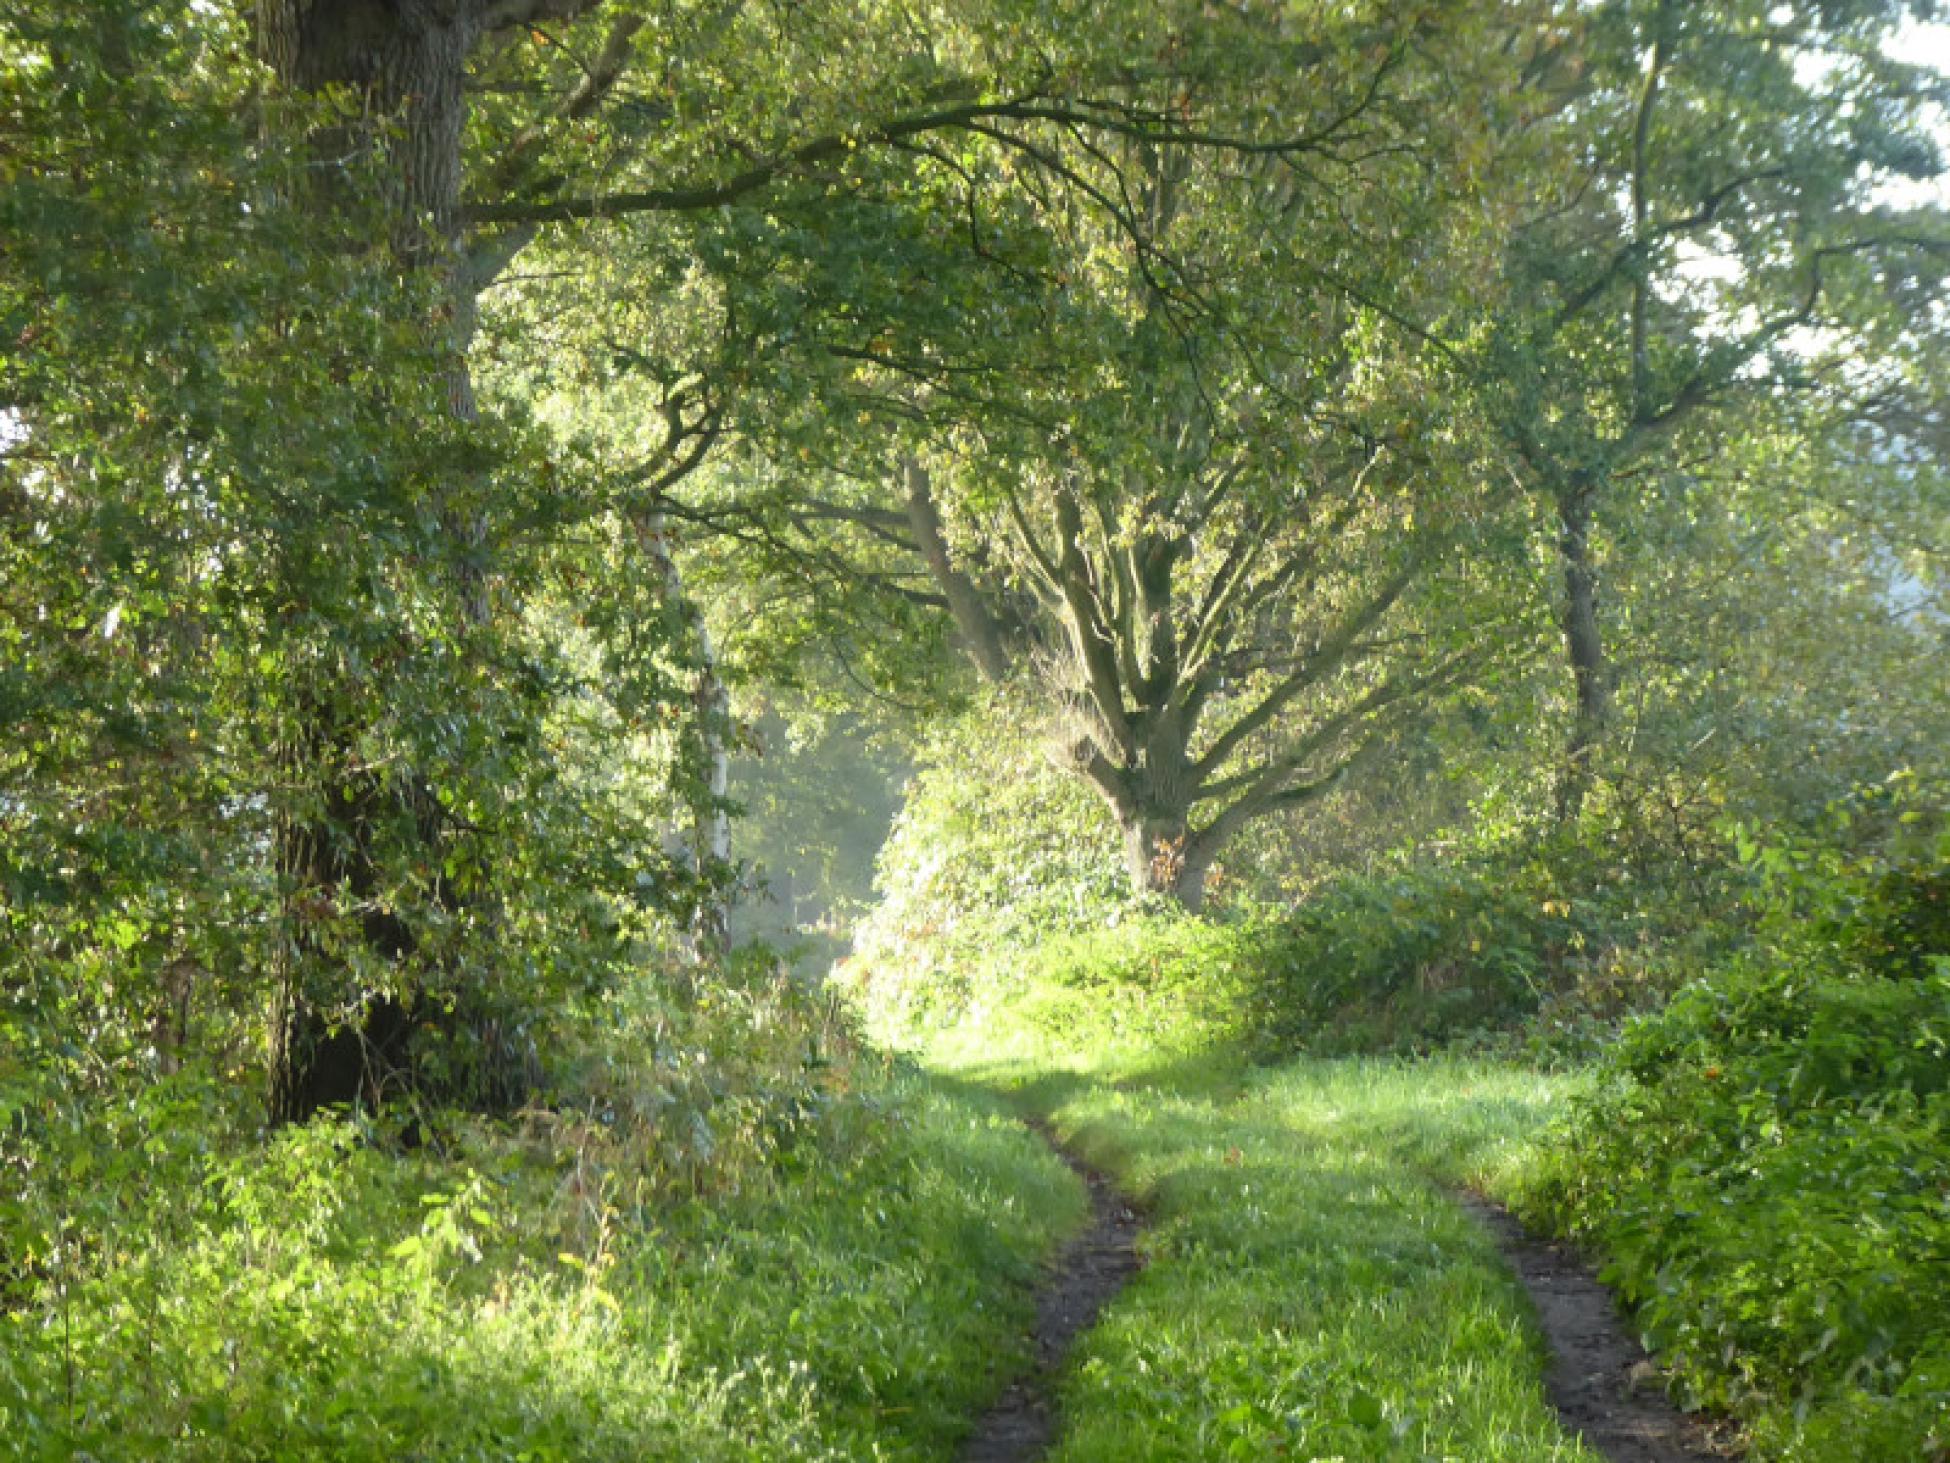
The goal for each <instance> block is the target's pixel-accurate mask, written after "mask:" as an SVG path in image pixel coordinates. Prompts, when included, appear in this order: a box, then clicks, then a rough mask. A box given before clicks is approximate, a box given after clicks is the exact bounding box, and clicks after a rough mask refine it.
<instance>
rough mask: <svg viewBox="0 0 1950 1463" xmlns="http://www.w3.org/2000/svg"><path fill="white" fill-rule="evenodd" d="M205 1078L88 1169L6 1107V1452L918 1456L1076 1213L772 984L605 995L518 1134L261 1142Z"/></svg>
mask: <svg viewBox="0 0 1950 1463" xmlns="http://www.w3.org/2000/svg"><path fill="white" fill-rule="evenodd" d="M208 1085H209V1084H208V1081H207V1079H205V1078H199V1077H197V1076H196V1075H195V1074H193V1073H184V1074H180V1075H179V1076H178V1077H177V1078H173V1079H169V1080H166V1081H164V1082H162V1083H159V1084H157V1085H156V1086H155V1087H153V1088H152V1089H150V1090H149V1092H148V1093H147V1094H145V1096H144V1097H143V1098H142V1103H143V1110H142V1111H141V1112H140V1113H138V1114H135V1115H134V1116H132V1117H131V1118H130V1120H129V1121H128V1122H127V1123H126V1124H124V1126H123V1129H122V1131H121V1133H120V1135H119V1137H120V1146H119V1147H118V1148H117V1149H116V1150H115V1152H114V1154H113V1156H106V1157H103V1158H102V1159H101V1160H100V1161H99V1162H98V1163H97V1164H96V1165H94V1166H93V1167H91V1166H89V1165H87V1164H84V1163H82V1162H81V1161H80V1160H79V1155H80V1154H81V1153H84V1152H87V1151H90V1150H89V1149H88V1147H87V1145H86V1144H83V1143H77V1144H76V1145H73V1147H72V1151H64V1150H63V1147H62V1144H61V1142H60V1141H59V1136H60V1135H58V1134H50V1133H48V1132H45V1131H37V1130H36V1129H37V1119H36V1113H35V1112H34V1111H32V1110H29V1109H28V1108H27V1107H25V1106H23V1107H19V1108H17V1109H16V1111H15V1112H14V1113H13V1114H12V1118H13V1121H12V1123H11V1125H10V1130H9V1131H10V1135H11V1136H10V1140H9V1144H8V1150H7V1154H6V1156H7V1159H8V1167H9V1172H10V1173H11V1174H12V1175H14V1176H17V1177H27V1178H32V1179H33V1180H35V1184H34V1186H33V1188H32V1190H31V1192H27V1191H17V1193H16V1195H15V1196H13V1197H12V1199H11V1202H9V1203H8V1204H6V1205H5V1206H4V1209H3V1210H0V1212H3V1213H4V1217H5V1219H6V1220H7V1222H8V1224H7V1230H6V1234H5V1253H4V1255H0V1266H4V1276H5V1281H4V1283H5V1287H6V1290H5V1303H4V1307H0V1455H5V1456H11V1457H21V1458H68V1457H75V1456H93V1457H103V1458H107V1457H114V1458H143V1457H165V1456H167V1457H171V1458H177V1457H186V1458H213V1459H217V1458H235V1459H246V1458H251V1459H255V1458H266V1457H277V1458H319V1459H326V1458H330V1459H361V1458H367V1459H375V1460H377V1459H394V1458H400V1457H417V1458H452V1459H506V1458H516V1457H519V1458H525V1459H534V1460H545V1459H577V1460H581V1459H604V1458H613V1459H619V1460H621V1459H631V1460H635V1459H645V1458H671V1459H687V1460H688V1459H708V1458H725V1459H730V1458H761V1459H786V1458H821V1459H825V1458H833V1459H838V1458H889V1459H892V1458H920V1457H936V1456H939V1455H940V1454H941V1453H942V1451H943V1450H944V1449H945V1448H946V1447H947V1446H948V1445H949V1444H950V1443H951V1442H952V1441H953V1439H954V1438H955V1437H956V1436H957V1435H958V1434H959V1432H960V1431H961V1430H962V1429H964V1428H965V1427H966V1425H967V1420H968V1417H969V1416H970V1415H971V1414H972V1413H973V1412H974V1411H976V1410H978V1409H979V1407H980V1405H981V1403H982V1402H983V1401H984V1400H985V1399H986V1396H987V1393H988V1391H989V1390H990V1389H991V1388H992V1387H993V1386H994V1385H995V1383H996V1380H997V1379H999V1377H1000V1375H1002V1373H1003V1371H1004V1370H1006V1368H1005V1367H1001V1366H999V1364H998V1363H999V1362H1006V1361H1007V1359H1008V1358H1009V1357H1010V1356H1011V1355H1012V1354H1013V1353H1014V1351H1015V1350H1016V1349H1018V1348H1019V1347H1020V1346H1021V1344H1022V1343H1021V1342H1020V1341H1019V1340H1018V1339H1017V1338H1019V1336H1020V1335H1021V1333H1022V1331H1023V1329H1024V1328H1025V1324H1026V1308H1027V1304H1028V1300H1027V1297H1028V1294H1029V1290H1030V1287H1031V1283H1032V1281H1033V1279H1034V1276H1035V1273H1036V1267H1037V1263H1038V1261H1039V1259H1040V1257H1041V1256H1042V1255H1043V1254H1044V1253H1045V1252H1046V1251H1047V1249H1048V1248H1049V1246H1050V1245H1051V1244H1052V1243H1053V1242H1054V1240H1055V1239H1056V1237H1057V1236H1058V1235H1059V1234H1060V1233H1062V1232H1063V1231H1064V1230H1066V1229H1067V1228H1069V1227H1071V1226H1073V1225H1074V1224H1075V1223H1076V1222H1078V1220H1079V1218H1080V1216H1081V1209H1082V1197H1081V1194H1080V1192H1079V1190H1078V1186H1077V1185H1076V1183H1075V1181H1074V1179H1073V1178H1072V1177H1071V1176H1070V1175H1069V1174H1068V1173H1067V1172H1066V1171H1065V1170H1064V1169H1063V1168H1062V1167H1061V1165H1059V1164H1058V1163H1057V1162H1056V1161H1055V1160H1054V1159H1053V1158H1052V1157H1051V1156H1050V1155H1049V1154H1048V1153H1047V1151H1046V1150H1044V1149H1043V1148H1042V1146H1041V1145H1040V1144H1038V1143H1036V1142H1035V1141H1034V1140H1033V1139H1032V1138H1030V1137H1029V1136H1028V1135H1027V1134H1025V1133H1024V1132H1023V1131H1022V1130H1021V1128H1020V1127H1019V1126H1018V1125H1016V1124H1015V1123H1013V1122H1012V1121H1010V1120H1008V1119H1007V1118H1005V1117H1003V1116H1001V1115H1000V1114H999V1113H998V1112H997V1110H996V1108H995V1106H994V1104H993V1103H989V1102H986V1101H984V1100H983V1099H981V1098H980V1097H979V1096H977V1095H974V1094H970V1093H966V1092H960V1093H950V1092H947V1091H945V1090H943V1089H942V1088H940V1087H939V1086H938V1085H936V1084H933V1083H931V1082H930V1081H928V1080H927V1079H924V1078H922V1077H921V1076H919V1075H918V1074H915V1073H912V1072H903V1071H901V1070H898V1069H890V1068H889V1067H888V1066H887V1064H886V1063H885V1062H884V1061H881V1060H880V1059H878V1058H875V1057H873V1056H872V1055H870V1054H868V1053H865V1052H863V1051H860V1050H858V1049H856V1048H855V1047H854V1046H853V1044H852V1043H851V1042H850V1041H849V1040H848V1039H847V1037H846V1033H845V1029H844V1027H843V1026H842V1025H841V1024H840V1023H838V1022H837V1021H836V1019H835V1017H834V1013H832V1012H831V1010H830V1009H829V1008H828V1007H827V1005H826V1003H824V1002H823V1001H815V1000H814V999H812V998H811V997H809V996H807V995H806V994H805V993H803V992H802V991H800V990H798V988H797V987H795V986H793V985H792V984H791V983H790V982H787V981H778V980H775V979H771V978H764V977H754V978H750V979H747V980H744V981H742V982H732V981H728V982H726V983H725V984H724V985H723V986H721V987H719V988H716V989H714V990H713V991H712V992H710V993H709V994H708V995H707V996H706V997H704V998H703V999H702V1001H701V1002H700V1004H699V1006H698V1007H696V1008H694V1009H690V1010H687V1011H684V1012H679V1011H677V1010H675V1009H673V1008H672V1007H671V1006H669V1005H668V1004H666V1003H660V1002H658V1001H655V1000H648V999H638V1000H635V1001H622V1002H618V1003H612V1004H610V1005H609V1006H607V1007H606V1008H604V1009H603V1010H602V1011H601V1012H599V1013H597V1015H596V1017H595V1018H594V1019H592V1021H591V1023H590V1030H589V1033H588V1035H587V1036H586V1038H585V1041H584V1043H583V1046H582V1052H581V1056H580V1058H579V1059H578V1060H577V1061H576V1062H574V1063H571V1064H570V1065H569V1067H568V1075H567V1076H566V1077H565V1079H564V1085H563V1086H562V1087H561V1088H560V1089H559V1090H558V1091H557V1092H556V1093H555V1094H554V1100H553V1101H552V1102H550V1103H548V1104H547V1105H543V1106H537V1107H534V1108H531V1109H530V1110H528V1111H526V1112H525V1113H523V1114H521V1115H519V1116H518V1117H516V1118H515V1119H513V1120H509V1121H505V1122H490V1121H488V1120H484V1119H479V1118H468V1117H463V1116H460V1115H457V1114H452V1113H440V1112H422V1113H400V1114H395V1115H391V1116H389V1117H387V1118H385V1119H384V1120H383V1121H382V1120H377V1119H374V1118H371V1117H369V1116H364V1115H358V1114H346V1113H337V1114H331V1115H327V1116H325V1117H321V1118H320V1119H318V1120H316V1121H314V1122H312V1123H309V1124H306V1125H303V1126H297V1127H290V1128H285V1129H282V1130H279V1131H276V1132H274V1133H272V1134H269V1135H264V1134H262V1133H259V1132H256V1131H254V1130H252V1129H250V1128H249V1127H247V1126H244V1125H238V1124H233V1125H232V1126H229V1127H226V1126H225V1124H224V1123H223V1122H222V1121H220V1120H219V1114H220V1112H221V1107H220V1105H218V1106H212V1105H211V1104H210V1103H209V1102H208V1101H207V1098H208V1092H207V1088H208ZM193 1115H194V1116H196V1117H197V1121H196V1123H195V1124H194V1125H188V1124H186V1121H185V1120H186V1118H187V1117H189V1116H193ZM30 1133H31V1134H32V1137H31V1140H29V1139H25V1138H23V1136H22V1135H23V1134H30ZM185 1135H189V1136H185ZM97 1151H98V1150H97ZM61 1164H65V1167H63V1168H62V1169H61V1173H62V1176H63V1180H64V1183H63V1185H62V1186H59V1187H57V1186H55V1185H53V1184H51V1183H47V1182H43V1181H42V1180H43V1178H44V1176H45V1175H46V1174H47V1173H48V1172H49V1171H50V1170H51V1169H53V1168H54V1167H55V1166H57V1165H61ZM29 1200H31V1202H29Z"/></svg>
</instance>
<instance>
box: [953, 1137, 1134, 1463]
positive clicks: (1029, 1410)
mask: <svg viewBox="0 0 1950 1463" xmlns="http://www.w3.org/2000/svg"><path fill="white" fill-rule="evenodd" d="M1039 1131H1042V1132H1043V1136H1044V1137H1045V1138H1049V1134H1048V1132H1047V1131H1045V1130H1042V1129H1040V1127H1039ZM1050 1146H1051V1147H1053V1148H1055V1149H1056V1151H1057V1153H1058V1154H1059V1155H1060V1156H1061V1157H1062V1159H1063V1161H1064V1162H1065V1163H1067V1164H1069V1165H1070V1167H1071V1168H1072V1169H1074V1170H1075V1171H1076V1174H1077V1176H1078V1177H1079V1178H1081V1179H1082V1180H1083V1181H1084V1183H1085V1184H1087V1185H1089V1188H1090V1223H1089V1225H1088V1226H1087V1227H1086V1228H1085V1229H1084V1232H1083V1233H1082V1234H1081V1235H1079V1236H1078V1237H1077V1238H1076V1239H1074V1240H1072V1241H1071V1242H1070V1243H1069V1244H1068V1245H1066V1246H1065V1247H1064V1248H1063V1251H1062V1253H1061V1254H1059V1255H1058V1256H1057V1258H1056V1261H1055V1263H1054V1265H1053V1266H1052V1267H1051V1270H1050V1274H1049V1278H1048V1279H1047V1280H1046V1281H1045V1282H1044V1284H1043V1287H1042V1290H1041V1291H1040V1292H1039V1293H1038V1295H1037V1297H1036V1327H1035V1331H1034V1333H1033V1338H1034V1342H1035V1362H1034V1364H1033V1365H1032V1367H1031V1368H1030V1370H1029V1372H1028V1374H1027V1375H1026V1376H1023V1377H1020V1378H1018V1379H1017V1380H1016V1381H1014V1382H1012V1383H1010V1385H1009V1389H1008V1390H1007V1391H1006V1392H1004V1393H1003V1394H1002V1396H1001V1397H1000V1398H998V1399H997V1401H996V1403H995V1405H994V1406H993V1407H991V1408H990V1409H989V1410H988V1412H987V1413H985V1414H984V1415H983V1416H982V1418H981V1420H980V1421H979V1422H977V1423H976V1425H975V1431H974V1432H973V1433H972V1434H971V1435H970V1436H969V1439H968V1442H967V1443H966V1444H965V1445H964V1446H963V1448H962V1451H961V1460H962V1463H1023V1460H1028V1459H1034V1458H1040V1457H1042V1456H1043V1454H1044V1453H1046V1452H1048V1451H1049V1447H1050V1444H1051V1443H1052V1442H1054V1441H1055V1437H1056V1411H1055V1408H1054V1406H1053V1405H1052V1398H1051V1395H1050V1393H1051V1390H1052V1388H1053V1387H1054V1385H1055V1382H1056V1376H1057V1373H1058V1371H1059V1370H1060V1368H1061V1367H1062V1365H1063V1359H1064V1358H1065V1357H1066V1356H1068V1355H1069V1351H1070V1345H1071V1343H1072V1342H1073V1341H1075V1339H1076V1338H1077V1336H1078V1334H1079V1333H1081V1332H1083V1331H1087V1330H1088V1329H1089V1328H1090V1327H1091V1326H1093V1325H1094V1324H1096V1320H1097V1316H1098V1314H1099V1313H1100V1312H1101V1311H1102V1310H1103V1308H1104V1307H1105V1306H1106V1305H1108V1304H1109V1303H1110V1301H1111V1299H1112V1298H1113V1297H1114V1296H1116V1294H1117V1292H1118V1291H1120V1290H1122V1289H1123V1288H1124V1286H1125V1284H1126V1282H1128V1281H1129V1280H1130V1278H1131V1276H1133V1275H1134V1274H1136V1273H1137V1269H1138V1257H1137V1233H1138V1217H1137V1214H1136V1213H1135V1212H1134V1211H1133V1210H1132V1209H1131V1206H1130V1205H1129V1204H1128V1203H1126V1202H1125V1200H1124V1196H1123V1195H1122V1194H1120V1193H1119V1192H1118V1191H1117V1190H1116V1188H1114V1187H1113V1186H1112V1184H1111V1182H1110V1180H1109V1179H1108V1178H1106V1177H1105V1176H1104V1175H1103V1174H1101V1173H1099V1172H1097V1171H1096V1170H1095V1169H1093V1168H1090V1167H1088V1166H1087V1165H1085V1164H1083V1163H1080V1162H1078V1161H1077V1159H1076V1158H1074V1157H1073V1156H1071V1155H1070V1154H1069V1153H1067V1152H1065V1151H1064V1149H1063V1148H1062V1146H1061V1145H1060V1144H1058V1143H1056V1141H1055V1140H1054V1139H1050Z"/></svg>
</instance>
